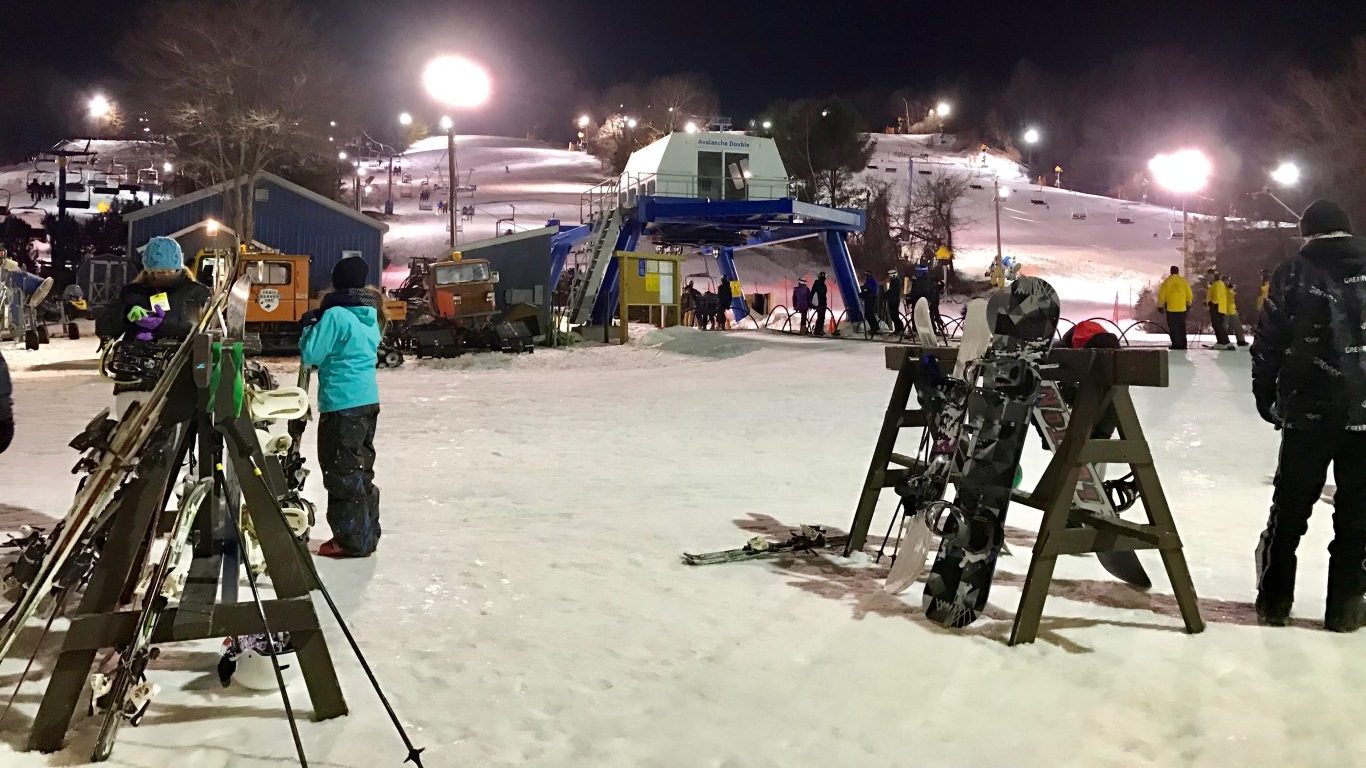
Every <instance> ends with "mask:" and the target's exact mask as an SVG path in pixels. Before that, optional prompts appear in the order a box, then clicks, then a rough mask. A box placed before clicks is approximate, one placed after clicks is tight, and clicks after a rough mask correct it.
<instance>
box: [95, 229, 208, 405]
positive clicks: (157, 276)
mask: <svg viewBox="0 0 1366 768" xmlns="http://www.w3.org/2000/svg"><path fill="white" fill-rule="evenodd" d="M209 296H210V292H209V289H208V288H207V287H205V286H203V285H201V284H200V283H198V282H195V279H194V277H193V276H192V275H191V274H190V271H189V270H188V269H186V268H185V256H184V253H183V252H182V251H181V249H180V244H179V243H177V242H176V241H175V240H173V239H171V238H169V237H154V238H152V239H151V240H149V241H147V246H146V247H145V248H144V249H143V254H142V271H141V272H139V273H138V275H137V277H135V278H133V281H132V282H130V283H128V284H127V285H125V286H124V287H123V294H122V299H123V302H122V304H123V322H124V327H123V338H122V340H121V341H120V342H119V346H118V348H117V349H115V351H114V364H113V367H114V369H115V373H116V374H117V382H118V383H116V384H115V385H114V397H115V400H116V402H117V407H118V413H119V415H120V416H122V414H124V413H125V412H127V410H128V406H130V405H131V404H132V403H134V402H139V401H141V399H142V396H143V395H144V394H145V393H147V392H150V391H152V389H153V388H155V387H156V383H157V379H158V378H159V377H160V375H161V368H160V363H159V362H158V361H164V360H165V359H166V358H167V357H169V355H170V353H173V352H174V350H175V348H176V347H177V346H179V344H180V342H182V341H184V340H185V337H187V336H189V335H190V333H191V332H193V331H194V329H195V326H196V325H197V324H198V323H199V317H200V314H201V313H202V312H203V309H204V306H205V305H206V304H208V302H209Z"/></svg>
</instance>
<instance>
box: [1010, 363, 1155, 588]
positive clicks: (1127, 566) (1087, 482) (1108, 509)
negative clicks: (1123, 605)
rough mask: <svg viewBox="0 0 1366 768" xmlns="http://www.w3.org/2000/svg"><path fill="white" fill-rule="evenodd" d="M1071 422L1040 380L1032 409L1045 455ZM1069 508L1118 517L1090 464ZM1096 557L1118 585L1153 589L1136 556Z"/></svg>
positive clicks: (1053, 385) (1050, 386)
mask: <svg viewBox="0 0 1366 768" xmlns="http://www.w3.org/2000/svg"><path fill="white" fill-rule="evenodd" d="M1071 418H1072V411H1071V409H1070V408H1069V407H1068V406H1067V401H1065V400H1063V397H1062V392H1061V391H1060V390H1059V389H1058V383H1057V382H1055V381H1048V380H1044V381H1043V382H1042V383H1041V385H1040V390H1039V403H1038V406H1037V407H1036V408H1035V409H1034V422H1035V424H1037V425H1038V427H1039V431H1040V432H1042V433H1043V436H1044V442H1045V443H1047V445H1048V450H1049V451H1051V452H1055V453H1056V452H1057V450H1058V446H1060V445H1062V439H1063V435H1065V434H1066V433H1067V425H1068V424H1069V423H1070V421H1071ZM1072 504H1073V506H1076V507H1080V508H1081V509H1084V510H1086V511H1087V512H1091V513H1093V514H1096V515H1100V516H1102V517H1109V518H1118V517H1119V513H1118V512H1116V511H1115V508H1114V505H1113V504H1112V503H1111V502H1110V497H1109V495H1107V494H1106V493H1105V485H1104V481H1103V478H1102V477H1101V475H1100V470H1099V467H1097V466H1096V465H1094V464H1088V465H1086V467H1085V468H1084V469H1083V470H1082V473H1081V477H1079V478H1078V479H1077V487H1076V488H1075V489H1074V490H1073V492H1072ZM1097 557H1098V558H1099V559H1100V564H1101V566H1103V567H1104V568H1105V570H1107V571H1109V572H1110V575H1112V576H1114V577H1115V578H1117V579H1119V580H1120V581H1123V582H1126V583H1129V584H1133V585H1134V586H1137V587H1143V588H1145V589H1146V588H1148V587H1151V586H1152V585H1153V583H1152V580H1150V579H1149V578H1148V574H1147V572H1146V571H1144V570H1143V563H1142V562H1141V561H1140V560H1139V559H1138V553H1136V552H1131V551H1123V552H1100V553H1098V554H1097Z"/></svg>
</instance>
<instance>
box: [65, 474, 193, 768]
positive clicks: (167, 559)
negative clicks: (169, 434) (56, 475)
mask: <svg viewBox="0 0 1366 768" xmlns="http://www.w3.org/2000/svg"><path fill="white" fill-rule="evenodd" d="M213 485H214V480H213V478H204V479H201V480H199V481H197V482H195V483H194V484H193V485H191V486H190V487H189V489H188V490H187V491H186V492H185V495H184V497H183V498H182V499H181V501H180V507H179V508H178V509H177V511H176V514H175V523H174V524H173V525H172V527H171V534H170V537H169V538H168V539H167V542H166V548H165V549H164V550H163V551H162V553H161V559H160V561H159V562H158V563H157V565H156V566H155V567H154V569H153V570H152V576H151V579H150V581H149V582H148V585H147V591H146V593H145V594H144V595H143V596H142V609H141V611H140V612H139V613H138V620H137V623H136V624H135V625H134V629H133V638H132V639H131V640H130V641H129V642H128V645H126V646H124V647H123V648H122V649H120V651H119V661H118V666H117V668H116V669H115V672H114V676H113V677H112V678H109V679H107V680H105V679H99V678H96V679H92V682H91V687H92V688H93V689H95V690H96V691H100V690H102V691H103V693H102V694H100V695H99V696H97V697H96V698H97V699H98V701H99V703H100V705H101V706H103V707H104V709H105V713H104V722H103V724H102V725H101V726H100V733H99V736H98V737H97V738H96V739H95V750H94V752H92V753H91V755H90V759H91V761H93V762H100V761H103V760H107V759H108V758H109V753H110V752H111V751H113V749H114V738H115V737H116V736H117V735H118V731H119V726H120V725H122V724H123V721H124V720H128V721H130V722H131V723H132V724H133V725H137V722H138V721H139V720H140V719H141V717H142V714H143V713H144V712H146V710H147V706H148V705H149V704H150V703H151V699H152V697H153V696H155V695H156V691H157V689H156V686H154V685H151V684H150V683H148V682H147V680H146V670H147V664H148V663H149V662H151V661H152V660H154V659H155V658H156V654H155V653H154V652H153V649H152V647H151V643H152V634H153V633H154V632H155V631H156V627H157V622H158V620H159V619H160V618H161V614H162V611H163V610H164V609H165V608H166V605H167V603H168V598H167V596H166V594H165V592H166V591H167V589H166V588H167V586H168V577H169V576H170V575H171V573H172V572H173V571H174V570H175V568H176V565H177V564H178V563H179V562H180V555H181V553H182V552H183V551H184V549H185V546H186V545H187V544H188V543H189V541H190V532H191V531H192V530H194V519H195V516H196V515H197V514H198V513H199V510H200V508H201V507H202V506H203V504H204V499H205V498H206V497H207V496H208V494H209V492H210V491H211V490H212V489H213ZM154 524H155V523H154Z"/></svg>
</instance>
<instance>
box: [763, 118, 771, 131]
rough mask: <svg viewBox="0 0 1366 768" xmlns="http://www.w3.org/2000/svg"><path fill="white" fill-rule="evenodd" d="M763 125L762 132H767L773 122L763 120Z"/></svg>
mask: <svg viewBox="0 0 1366 768" xmlns="http://www.w3.org/2000/svg"><path fill="white" fill-rule="evenodd" d="M763 125H764V130H765V131H767V130H769V129H770V128H772V127H773V121H772V120H765V121H764V123H763Z"/></svg>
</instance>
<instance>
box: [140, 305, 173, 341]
mask: <svg viewBox="0 0 1366 768" xmlns="http://www.w3.org/2000/svg"><path fill="white" fill-rule="evenodd" d="M165 319H166V312H165V310H163V309H162V308H161V307H153V308H152V311H151V312H150V313H149V314H147V315H144V316H143V317H141V318H140V319H138V320H135V321H134V322H133V324H134V325H136V326H137V327H139V328H141V329H142V330H140V331H138V333H137V335H136V336H134V337H133V338H134V339H136V340H138V341H152V340H153V338H154V337H155V335H156V334H155V331H156V329H158V328H160V327H161V323H162V322H163V321H164V320H165Z"/></svg>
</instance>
